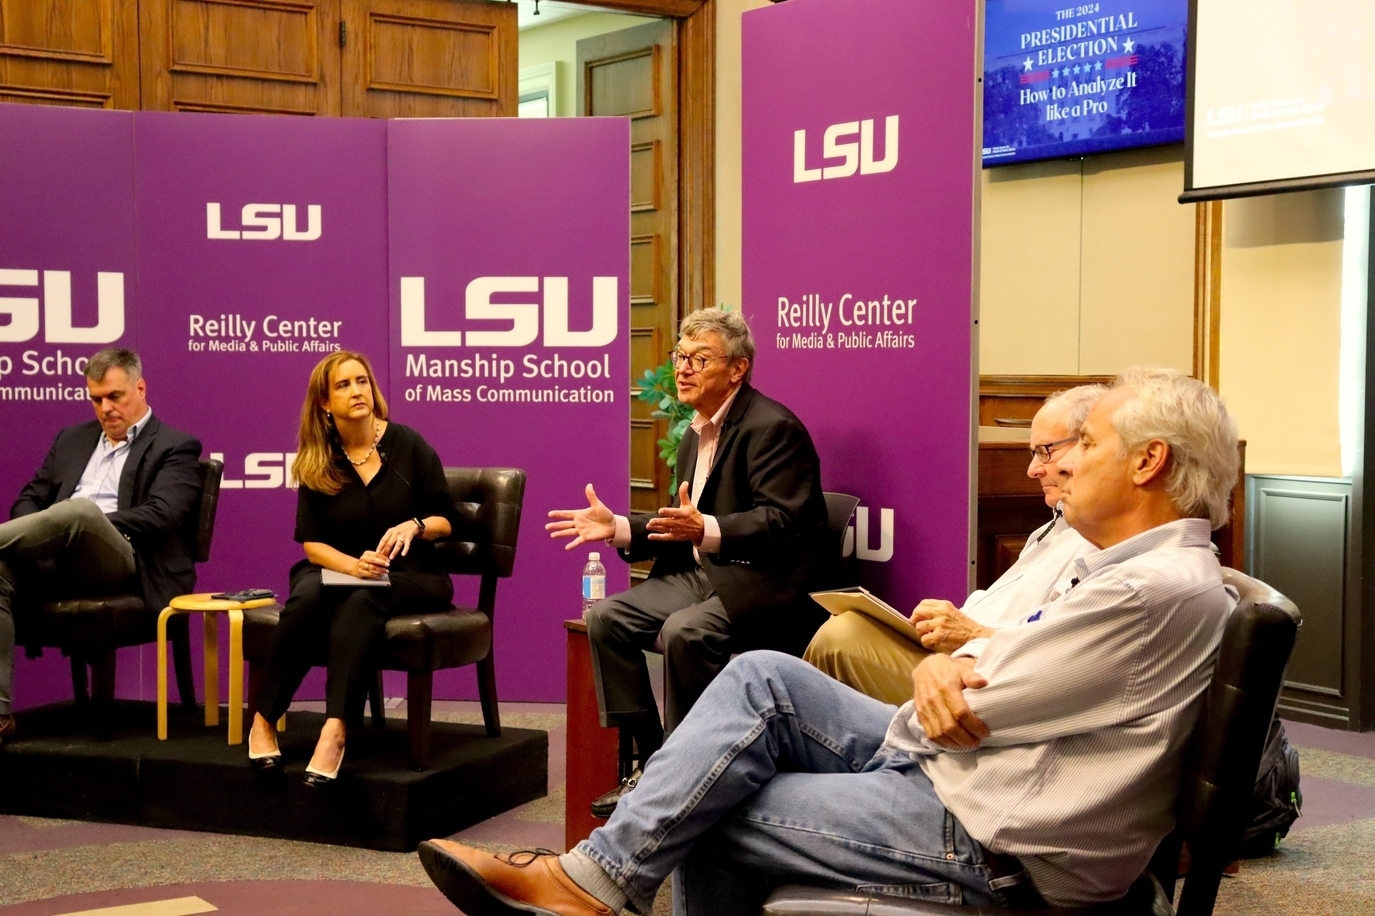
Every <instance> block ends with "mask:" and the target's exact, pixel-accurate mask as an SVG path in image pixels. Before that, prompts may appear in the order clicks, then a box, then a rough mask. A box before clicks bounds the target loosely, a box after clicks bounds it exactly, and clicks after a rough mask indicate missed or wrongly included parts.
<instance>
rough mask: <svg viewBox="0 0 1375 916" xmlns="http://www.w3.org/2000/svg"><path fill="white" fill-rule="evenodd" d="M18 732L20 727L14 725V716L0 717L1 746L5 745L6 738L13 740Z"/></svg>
mask: <svg viewBox="0 0 1375 916" xmlns="http://www.w3.org/2000/svg"><path fill="white" fill-rule="evenodd" d="M18 730H19V729H18V727H17V726H16V725H15V724H14V716H12V715H4V716H0V744H4V743H5V739H6V738H13V737H14V733H15V732H17V731H18Z"/></svg>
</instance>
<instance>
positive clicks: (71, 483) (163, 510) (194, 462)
mask: <svg viewBox="0 0 1375 916" xmlns="http://www.w3.org/2000/svg"><path fill="white" fill-rule="evenodd" d="M99 440H100V424H99V423H98V422H96V421H95V420H92V421H90V422H89V423H80V424H77V425H76V426H68V427H67V428H66V429H64V430H62V432H60V433H58V434H57V438H56V439H55V440H54V441H53V446H52V448H51V449H49V450H48V456H47V457H46V458H44V459H43V466H42V467H40V468H39V469H38V473H37V474H35V475H34V477H33V480H30V481H29V482H28V484H26V485H25V487H24V489H23V490H21V491H20V492H19V498H18V499H17V500H15V503H14V505H13V506H11V507H10V518H18V517H19V516H21V515H29V514H31V513H34V512H41V511H42V510H44V509H46V508H48V507H49V506H51V505H52V504H53V503H56V502H61V501H62V500H64V499H68V498H70V497H71V495H72V491H74V490H75V489H76V485H77V484H78V483H80V481H81V475H82V473H83V472H85V470H86V463H87V462H89V461H90V460H91V453H92V452H94V451H95V447H96V443H97V442H98V441H99ZM200 454H201V444H200V442H199V441H198V440H196V439H193V438H192V437H190V436H188V435H186V434H185V433H182V432H179V431H177V430H175V429H173V428H172V427H170V426H167V425H165V424H162V423H159V422H158V418H157V417H156V416H153V417H150V418H149V420H148V425H147V426H145V427H143V430H142V431H141V432H140V433H139V435H138V437H137V438H135V439H134V443H133V445H132V446H130V450H129V457H128V458H127V459H126V460H125V462H124V473H123V474H121V475H120V478H119V508H118V510H116V511H115V512H114V513H113V514H111V515H107V516H106V518H108V519H109V520H110V521H111V522H112V523H113V524H114V526H115V528H116V529H118V530H119V532H120V533H121V534H123V535H124V536H125V537H126V538H128V539H129V542H130V543H131V544H132V545H133V547H134V556H135V559H136V560H137V562H138V574H139V581H140V583H141V585H142V588H143V600H144V601H145V602H147V604H148V606H149V607H150V608H152V609H153V610H155V611H160V610H162V609H163V608H164V607H166V606H167V603H168V602H169V601H170V600H171V599H172V598H175V597H176V596H177V595H184V594H188V593H190V592H192V591H194V590H195V587H196V567H195V563H194V561H193V560H192V557H194V556H195V550H196V519H194V518H190V517H189V516H190V514H191V506H192V505H193V504H194V503H195V501H196V497H197V496H199V495H200V490H201V472H200V463H199V462H200Z"/></svg>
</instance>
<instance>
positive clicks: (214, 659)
mask: <svg viewBox="0 0 1375 916" xmlns="http://www.w3.org/2000/svg"><path fill="white" fill-rule="evenodd" d="M210 594H211V593H210V592H201V593H199V594H195V595H180V596H178V597H176V598H173V599H172V603H171V604H170V605H169V606H167V607H165V608H163V609H162V613H161V614H159V615H158V740H159V741H166V740H167V621H168V620H169V619H170V618H171V617H172V616H173V615H174V614H201V615H203V618H202V622H203V624H204V632H205V636H204V647H205V724H206V725H219V724H220V628H219V621H217V620H216V619H215V615H216V614H228V615H229V743H230V744H242V743H243V612H244V611H245V610H246V609H247V608H254V607H266V606H267V605H269V604H275V603H276V600H275V599H273V598H256V599H254V600H252V601H226V600H224V599H223V598H211V597H210Z"/></svg>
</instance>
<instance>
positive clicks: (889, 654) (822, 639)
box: [802, 611, 931, 706]
mask: <svg viewBox="0 0 1375 916" xmlns="http://www.w3.org/2000/svg"><path fill="white" fill-rule="evenodd" d="M930 654H931V653H930V652H929V651H928V650H926V649H923V648H922V647H921V646H919V645H917V644H916V643H915V642H912V641H911V640H908V639H904V638H903V637H901V636H899V635H898V634H897V633H895V632H893V631H892V630H891V629H889V628H888V627H886V626H884V625H883V624H881V623H878V622H876V621H874V620H870V619H869V618H868V617H865V616H864V615H863V614H857V613H855V612H854V611H846V612H845V613H844V614H841V615H839V616H837V617H832V618H831V619H830V620H828V621H826V622H825V623H824V624H822V625H821V629H819V630H817V631H816V635H815V636H813V637H812V641H811V643H810V644H808V646H807V651H806V652H805V653H804V654H803V656H802V658H803V660H804V661H806V662H808V663H810V664H811V665H812V666H813V667H815V668H819V669H820V670H822V671H824V672H826V673H827V674H829V675H830V676H831V677H833V678H835V679H836V680H838V681H840V682H841V683H842V684H845V685H846V686H848V687H853V688H854V689H855V690H858V691H859V692H860V693H862V694H864V695H865V696H869V697H873V698H874V699H876V700H882V701H883V702H885V703H892V704H894V705H896V706H901V705H902V704H903V703H906V702H907V701H908V700H910V699H912V669H913V668H915V667H917V665H918V664H919V663H920V662H921V660H922V659H924V658H926V656H928V655H930Z"/></svg>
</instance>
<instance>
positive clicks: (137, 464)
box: [0, 348, 201, 741]
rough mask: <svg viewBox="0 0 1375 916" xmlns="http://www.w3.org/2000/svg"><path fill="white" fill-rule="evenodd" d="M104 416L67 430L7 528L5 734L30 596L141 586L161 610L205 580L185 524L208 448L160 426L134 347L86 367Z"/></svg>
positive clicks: (1, 650)
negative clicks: (19, 626) (18, 629)
mask: <svg viewBox="0 0 1375 916" xmlns="http://www.w3.org/2000/svg"><path fill="white" fill-rule="evenodd" d="M85 374H86V389H87V392H88V393H89V395H90V399H91V406H92V407H93V408H94V410H95V416H96V418H95V420H94V421H90V422H87V423H81V424H78V425H76V426H69V427H67V428H66V429H64V430H62V431H61V432H60V433H58V434H57V439H56V440H55V441H54V442H53V446H52V448H51V449H50V450H49V452H48V455H47V457H46V458H45V459H44V460H43V465H42V467H40V468H39V469H38V473H37V474H35V475H34V477H33V479H32V480H30V481H29V482H28V484H27V485H25V487H24V489H23V490H22V491H21V492H20V494H19V498H18V499H17V500H16V501H15V503H14V506H13V507H12V508H11V509H10V521H8V522H5V523H4V524H0V741H3V740H4V739H5V738H7V737H10V736H12V735H13V734H14V733H15V722H14V715H13V710H12V709H11V700H12V692H11V685H12V682H13V680H14V641H15V614H22V613H23V604H24V602H25V601H26V600H29V599H34V598H38V597H59V596H60V597H67V596H76V595H92V594H102V593H108V592H111V591H114V590H116V589H122V588H129V589H132V590H134V591H138V592H141V593H142V594H143V596H144V601H145V602H146V603H147V605H148V607H149V608H152V609H153V610H154V611H157V610H159V609H161V608H163V607H164V606H166V604H167V602H168V601H170V600H171V599H172V598H173V597H175V596H177V595H181V594H185V593H188V592H191V591H193V590H194V588H195V584H196V572H195V565H194V563H193V561H192V553H193V550H194V532H189V531H186V530H185V529H184V525H183V523H184V521H185V519H186V516H187V514H188V512H189V511H190V509H191V506H192V504H193V503H194V502H195V500H196V497H197V496H198V495H199V493H200V489H201V477H200V465H199V460H198V459H199V458H200V453H201V444H200V442H198V441H196V440H195V439H193V438H191V437H190V436H187V435H186V434H184V433H181V432H178V431H177V430H175V429H173V428H172V427H170V426H167V425H165V424H163V423H160V422H158V420H157V419H156V418H155V417H154V416H153V411H152V409H151V408H149V406H148V398H147V383H146V382H145V381H144V379H143V364H142V362H141V361H140V360H139V358H138V354H136V353H134V352H133V351H132V350H126V349H120V348H109V349H105V350H101V351H100V352H99V353H96V354H95V355H94V356H92V357H91V359H90V361H89V362H88V363H87V364H86V369H85Z"/></svg>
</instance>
